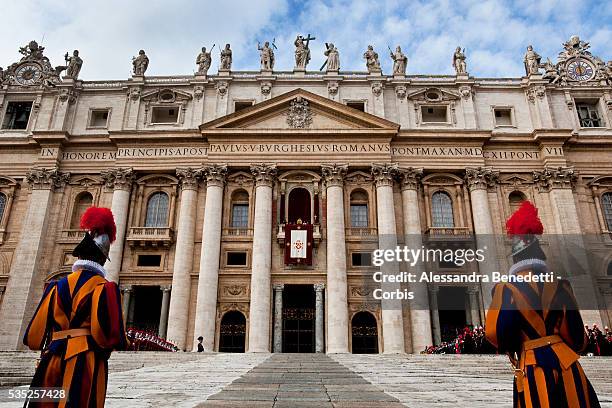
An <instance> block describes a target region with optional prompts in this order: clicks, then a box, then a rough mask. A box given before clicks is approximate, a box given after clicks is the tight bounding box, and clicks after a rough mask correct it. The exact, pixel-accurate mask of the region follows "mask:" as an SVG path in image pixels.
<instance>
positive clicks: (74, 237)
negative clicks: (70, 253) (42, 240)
mask: <svg viewBox="0 0 612 408" xmlns="http://www.w3.org/2000/svg"><path fill="white" fill-rule="evenodd" d="M84 235H85V230H82V229H65V230H61V231H60V236H59V242H66V243H70V242H80V241H81V240H82V239H83V236H84Z"/></svg>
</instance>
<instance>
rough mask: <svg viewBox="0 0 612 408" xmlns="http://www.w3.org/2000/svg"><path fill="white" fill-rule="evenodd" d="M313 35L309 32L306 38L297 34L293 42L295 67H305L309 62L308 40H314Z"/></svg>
mask: <svg viewBox="0 0 612 408" xmlns="http://www.w3.org/2000/svg"><path fill="white" fill-rule="evenodd" d="M315 39H316V38H315V37H311V36H310V34H308V36H307V37H306V38H304V37H302V36H301V35H298V36H297V38H296V39H295V41H294V42H293V44H294V45H295V68H296V69H302V70H303V69H306V66H307V65H308V63H309V62H310V48H309V47H308V46H309V44H310V41H312V40H315Z"/></svg>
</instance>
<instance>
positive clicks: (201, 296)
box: [172, 165, 227, 351]
mask: <svg viewBox="0 0 612 408" xmlns="http://www.w3.org/2000/svg"><path fill="white" fill-rule="evenodd" d="M226 174H227V166H225V165H221V166H217V165H213V166H209V167H206V168H205V169H204V176H205V177H206V202H205V204H204V225H203V226H202V249H201V251H200V273H199V275H198V295H197V296H198V297H197V302H196V313H195V329H194V331H193V350H194V351H197V348H198V340H197V339H198V337H200V336H202V337H204V341H203V342H202V345H203V346H204V350H205V351H213V349H214V347H215V326H216V314H217V290H218V285H219V260H220V257H221V219H222V214H223V187H224V184H225V176H226ZM173 287H174V285H173ZM172 297H174V296H172Z"/></svg>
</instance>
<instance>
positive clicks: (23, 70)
mask: <svg viewBox="0 0 612 408" xmlns="http://www.w3.org/2000/svg"><path fill="white" fill-rule="evenodd" d="M44 49H45V47H42V46H40V45H38V43H37V42H36V41H30V42H29V43H28V44H27V45H25V46H24V47H20V48H19V53H20V54H21V55H23V57H22V58H21V60H20V61H19V62H15V63H14V64H12V65H10V66H9V67H8V68H7V69H6V71H5V72H2V73H1V74H0V83H2V84H8V85H16V86H41V85H42V86H50V87H52V86H54V85H56V84H58V83H60V82H61V80H60V73H61V72H62V71H63V70H65V69H66V66H63V65H60V66H57V67H53V66H52V65H51V62H50V61H49V58H47V57H46V56H45V55H43V51H44Z"/></svg>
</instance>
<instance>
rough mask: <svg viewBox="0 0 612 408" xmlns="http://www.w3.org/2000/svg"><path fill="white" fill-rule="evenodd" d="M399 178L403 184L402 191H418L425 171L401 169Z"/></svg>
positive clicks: (411, 168)
mask: <svg viewBox="0 0 612 408" xmlns="http://www.w3.org/2000/svg"><path fill="white" fill-rule="evenodd" d="M399 177H400V181H401V183H402V191H403V190H418V189H419V183H420V182H421V179H422V178H423V169H415V168H413V167H408V168H400V169H399Z"/></svg>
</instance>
